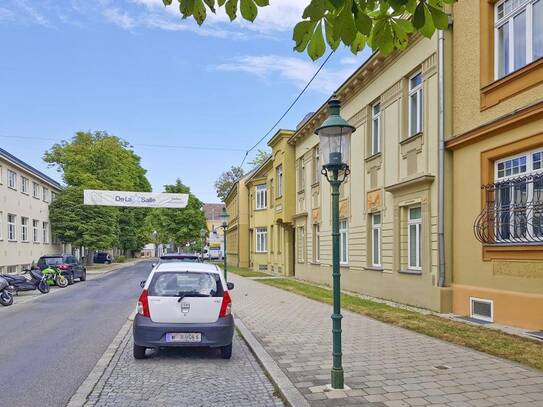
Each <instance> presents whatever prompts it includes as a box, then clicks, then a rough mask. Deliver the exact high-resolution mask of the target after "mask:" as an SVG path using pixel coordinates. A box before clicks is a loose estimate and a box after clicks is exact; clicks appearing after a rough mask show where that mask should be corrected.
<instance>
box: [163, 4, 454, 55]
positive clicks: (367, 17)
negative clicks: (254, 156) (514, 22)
mask: <svg viewBox="0 0 543 407" xmlns="http://www.w3.org/2000/svg"><path fill="white" fill-rule="evenodd" d="M178 1H179V10H180V12H181V14H182V15H183V17H184V18H188V17H190V16H193V18H194V19H195V20H196V22H197V23H198V24H199V25H201V24H202V23H203V22H204V20H205V18H206V6H207V8H208V9H209V10H210V11H211V12H212V13H215V12H216V7H219V8H220V7H223V6H224V8H225V11H226V14H227V15H228V17H229V18H230V20H231V21H233V20H235V19H236V18H237V13H238V8H239V11H240V12H241V16H242V17H243V18H244V19H245V20H247V21H251V22H252V21H254V20H255V19H256V18H257V16H258V8H259V7H266V6H268V5H269V1H268V0H239V1H238V0H217V1H216V0H205V1H202V0H178ZM308 1H309V4H308V5H307V7H306V8H305V10H304V12H303V14H302V21H300V22H299V23H298V24H297V25H296V26H295V27H294V30H293V40H294V43H295V45H294V49H295V50H296V51H298V52H304V51H307V54H308V55H309V56H310V57H311V59H313V60H316V59H318V58H320V57H321V56H322V55H324V53H325V52H326V44H328V46H329V47H330V48H331V49H332V50H336V49H337V47H338V46H339V44H340V43H343V44H344V45H345V46H348V47H350V49H351V51H352V52H353V53H354V54H356V53H358V52H360V51H361V50H363V49H364V47H365V46H366V44H367V45H369V46H370V47H371V48H372V49H373V50H374V51H380V52H381V53H383V54H385V55H386V54H389V53H390V52H392V51H393V50H395V49H400V50H401V49H404V48H405V47H406V46H407V39H408V34H411V33H413V32H419V33H420V34H422V35H423V36H425V37H427V38H430V37H431V36H432V35H433V33H434V32H435V30H436V29H440V30H444V29H446V28H447V26H448V16H447V14H446V13H445V12H444V6H445V5H448V4H453V3H454V2H455V1H456V0H308ZM163 2H164V5H165V6H169V5H171V4H172V0H163ZM204 3H205V4H204ZM325 39H326V42H325V41H324V40H325Z"/></svg>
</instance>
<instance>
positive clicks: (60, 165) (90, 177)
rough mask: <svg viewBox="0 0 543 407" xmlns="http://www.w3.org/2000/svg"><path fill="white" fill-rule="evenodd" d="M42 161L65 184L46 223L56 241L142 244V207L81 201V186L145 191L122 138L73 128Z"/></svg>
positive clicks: (141, 172) (92, 246) (107, 245)
mask: <svg viewBox="0 0 543 407" xmlns="http://www.w3.org/2000/svg"><path fill="white" fill-rule="evenodd" d="M44 160H45V161H46V162H47V163H49V165H50V166H53V167H56V168H57V170H58V171H59V172H60V173H62V177H63V179H64V181H65V182H66V184H67V185H68V188H67V189H66V190H65V191H63V192H62V193H61V194H59V200H58V201H59V202H58V203H57V205H56V206H55V205H52V207H53V208H54V209H53V211H56V213H55V215H53V217H54V219H52V220H51V227H52V229H53V231H54V232H55V234H56V235H57V236H58V237H59V239H61V240H62V241H63V242H67V243H72V244H75V245H81V246H86V247H88V248H89V249H91V250H101V249H109V248H111V247H113V246H118V247H120V248H121V249H123V250H125V251H135V250H139V249H141V248H142V247H143V245H144V244H145V243H147V240H148V230H147V229H146V228H145V226H146V224H145V219H146V217H147V213H148V209H145V208H113V207H92V206H84V205H83V189H108V190H117V191H141V192H149V191H151V184H150V183H149V181H148V180H147V178H146V176H145V173H146V171H145V170H144V169H143V168H142V167H141V160H140V157H138V156H137V155H136V154H135V153H134V151H133V150H132V149H131V147H130V145H129V144H128V143H127V142H125V141H124V140H122V139H120V138H118V137H115V136H112V135H109V134H108V133H106V132H78V133H76V134H75V136H74V137H73V138H72V139H71V140H68V141H63V142H61V143H58V144H55V145H54V146H53V147H52V148H51V149H50V150H49V151H47V152H46V153H45V155H44ZM72 207H73V211H71V209H70V208H72Z"/></svg>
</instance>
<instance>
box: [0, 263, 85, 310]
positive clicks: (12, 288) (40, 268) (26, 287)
mask: <svg viewBox="0 0 543 407" xmlns="http://www.w3.org/2000/svg"><path fill="white" fill-rule="evenodd" d="M76 279H77V280H79V281H85V280H86V279H87V269H86V268H85V266H83V265H82V264H81V263H80V262H79V261H78V260H77V258H76V257H75V256H73V255H71V254H59V255H50V256H42V257H40V258H39V260H38V262H37V263H36V265H35V266H34V267H32V268H31V269H28V270H24V271H23V273H21V274H1V275H0V304H1V305H3V306H9V305H12V304H13V295H18V294H19V292H22V291H32V290H38V291H40V292H41V293H42V294H47V293H48V292H49V290H50V288H49V287H50V286H52V285H56V286H58V287H60V288H65V287H67V286H68V285H71V284H74V282H75V280H76Z"/></svg>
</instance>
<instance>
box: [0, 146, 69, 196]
mask: <svg viewBox="0 0 543 407" xmlns="http://www.w3.org/2000/svg"><path fill="white" fill-rule="evenodd" d="M0 157H2V158H4V160H6V161H7V162H9V163H10V165H13V166H14V167H17V168H18V169H19V170H22V171H25V172H27V173H29V174H32V175H33V176H34V177H36V178H38V179H39V180H40V181H42V182H44V183H46V184H47V185H49V186H51V187H53V188H55V189H57V190H59V191H60V190H61V189H62V185H61V184H60V183H59V182H57V181H55V180H54V179H53V178H51V177H48V176H47V175H45V174H44V173H43V172H41V171H39V170H37V169H35V168H34V167H32V166H31V165H29V164H27V163H25V162H24V161H23V160H21V159H19V158H17V157H15V156H14V155H13V154H11V153H8V152H7V151H6V150H4V149H2V148H0Z"/></svg>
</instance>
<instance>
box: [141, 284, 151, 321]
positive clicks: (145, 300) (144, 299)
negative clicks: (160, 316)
mask: <svg viewBox="0 0 543 407" xmlns="http://www.w3.org/2000/svg"><path fill="white" fill-rule="evenodd" d="M138 314H140V315H143V316H144V317H147V318H150V317H151V313H150V312H149V297H148V295H147V290H143V291H142V292H141V295H140V298H139V300H138Z"/></svg>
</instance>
